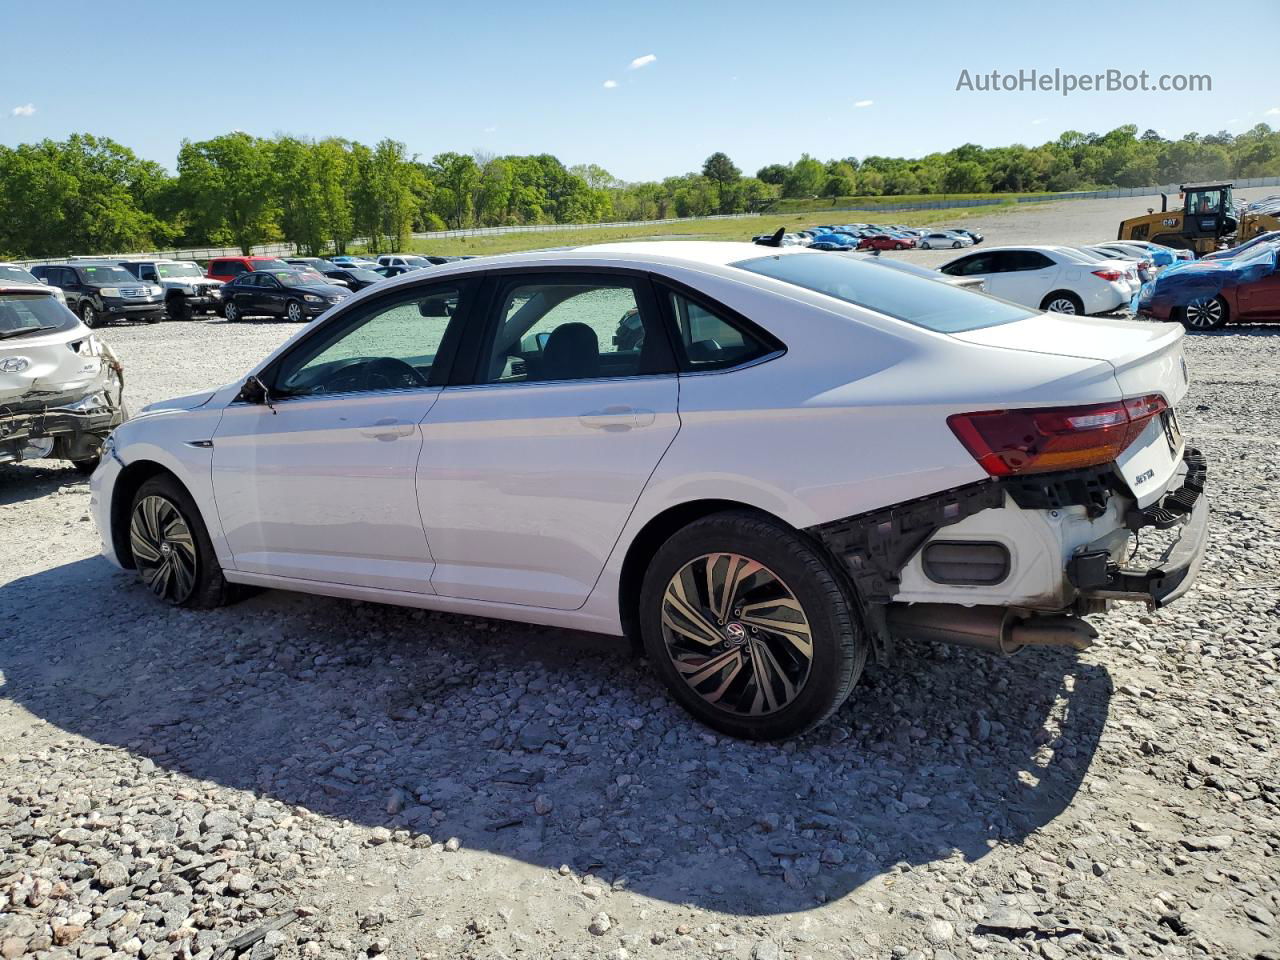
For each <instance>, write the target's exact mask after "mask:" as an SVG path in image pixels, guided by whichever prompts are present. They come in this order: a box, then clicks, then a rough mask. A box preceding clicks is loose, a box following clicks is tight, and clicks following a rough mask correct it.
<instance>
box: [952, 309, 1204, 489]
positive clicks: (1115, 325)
mask: <svg viewBox="0 0 1280 960" xmlns="http://www.w3.org/2000/svg"><path fill="white" fill-rule="evenodd" d="M952 336H955V337H957V338H958V339H960V340H964V341H966V342H968V343H975V344H982V345H985V346H992V347H1001V348H1003V349H1006V350H1023V351H1027V352H1030V353H1041V354H1054V355H1058V356H1068V357H1080V358H1083V359H1088V360H1104V361H1106V362H1107V363H1109V364H1111V366H1112V368H1113V370H1114V371H1115V378H1116V385H1117V387H1118V388H1119V392H1120V396H1121V397H1123V398H1126V399H1129V398H1136V397H1143V396H1146V395H1148V394H1152V393H1158V394H1160V395H1161V396H1163V397H1164V398H1165V400H1166V401H1167V402H1168V404H1169V410H1168V411H1167V412H1166V413H1164V414H1162V415H1160V416H1158V417H1156V418H1155V419H1153V420H1152V421H1151V423H1150V424H1149V425H1148V427H1147V429H1146V430H1145V431H1143V433H1142V435H1141V436H1140V437H1139V438H1138V439H1137V440H1135V441H1134V442H1133V443H1132V444H1130V446H1129V447H1128V448H1127V449H1126V450H1125V451H1124V453H1123V454H1121V455H1120V458H1119V459H1118V460H1117V461H1116V467H1117V468H1118V469H1119V471H1120V473H1121V475H1122V476H1123V477H1124V480H1125V482H1126V483H1127V484H1128V486H1129V489H1130V491H1131V492H1132V493H1133V495H1134V497H1136V498H1137V501H1138V505H1139V506H1142V507H1145V506H1147V505H1148V504H1150V503H1153V502H1154V501H1156V500H1158V499H1159V498H1160V497H1161V496H1162V495H1163V494H1164V493H1165V491H1166V490H1167V489H1168V487H1169V486H1170V484H1171V481H1172V480H1173V478H1174V476H1175V475H1176V473H1177V469H1178V466H1179V464H1180V463H1181V460H1182V451H1183V442H1182V437H1181V433H1180V432H1179V430H1178V422H1177V415H1176V414H1175V413H1174V411H1173V408H1174V407H1175V406H1176V405H1177V404H1178V403H1179V402H1180V401H1181V400H1182V398H1183V397H1184V396H1186V393H1187V364H1186V361H1185V360H1184V359H1183V356H1182V337H1183V330H1182V327H1181V326H1180V325H1178V324H1175V323H1146V322H1138V321H1134V320H1111V319H1104V318H1099V317H1072V316H1067V315H1065V314H1054V313H1046V314H1040V315H1038V316H1035V317H1028V318H1027V319H1026V320H1019V321H1017V322H1015V323H1006V324H1001V325H998V326H994V327H984V328H982V329H980V330H970V331H967V332H964V333H956V334H952Z"/></svg>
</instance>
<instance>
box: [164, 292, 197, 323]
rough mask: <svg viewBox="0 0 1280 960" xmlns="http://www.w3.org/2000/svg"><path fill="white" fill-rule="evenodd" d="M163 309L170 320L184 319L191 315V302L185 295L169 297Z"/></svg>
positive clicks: (188, 318)
mask: <svg viewBox="0 0 1280 960" xmlns="http://www.w3.org/2000/svg"><path fill="white" fill-rule="evenodd" d="M164 309H165V314H166V316H167V317H168V319H170V320H177V321H186V320H190V319H191V317H192V311H191V304H190V303H188V302H187V298H186V297H170V298H169V299H168V300H167V301H165V305H164Z"/></svg>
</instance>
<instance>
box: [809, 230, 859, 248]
mask: <svg viewBox="0 0 1280 960" xmlns="http://www.w3.org/2000/svg"><path fill="white" fill-rule="evenodd" d="M809 249H810V250H856V249H858V241H857V240H856V239H854V238H853V237H850V236H847V235H845V234H841V233H827V234H823V235H822V236H820V237H818V238H817V239H816V240H814V241H813V243H811V244H809Z"/></svg>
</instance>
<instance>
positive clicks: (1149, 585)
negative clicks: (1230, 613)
mask: <svg viewBox="0 0 1280 960" xmlns="http://www.w3.org/2000/svg"><path fill="white" fill-rule="evenodd" d="M1207 473H1208V470H1207V465H1206V462H1205V458H1204V456H1203V454H1201V453H1200V451H1198V450H1195V449H1193V448H1191V447H1187V448H1186V450H1185V451H1184V453H1183V459H1182V466H1181V467H1179V476H1180V477H1181V479H1182V483H1181V485H1180V486H1179V487H1178V488H1177V489H1175V490H1173V491H1171V492H1170V493H1167V494H1165V496H1164V497H1163V498H1162V499H1161V500H1160V501H1159V502H1158V503H1157V504H1154V505H1152V506H1150V507H1147V508H1146V509H1145V510H1141V511H1135V513H1134V514H1133V516H1132V517H1131V519H1130V524H1129V525H1130V528H1131V529H1133V530H1135V531H1136V530H1141V529H1145V528H1151V527H1155V528H1157V529H1168V528H1170V527H1174V526H1179V525H1180V526H1181V529H1180V530H1179V533H1178V536H1177V537H1176V538H1175V539H1174V540H1173V541H1172V542H1171V543H1170V544H1169V545H1168V546H1167V547H1166V548H1165V550H1164V552H1163V553H1162V554H1161V556H1160V558H1159V559H1158V560H1157V561H1156V563H1155V564H1154V565H1153V566H1151V567H1149V568H1146V569H1137V568H1132V567H1125V566H1121V565H1119V564H1117V563H1114V562H1112V560H1111V558H1110V555H1109V554H1108V553H1107V552H1106V551H1105V550H1094V551H1085V552H1083V553H1080V554H1077V555H1076V556H1075V557H1073V558H1072V561H1071V563H1070V565H1069V566H1068V568H1067V577H1068V579H1069V580H1070V581H1071V583H1072V585H1073V586H1074V587H1075V588H1076V591H1077V593H1078V594H1079V595H1080V596H1082V597H1084V598H1086V599H1091V600H1136V601H1140V602H1143V603H1146V604H1147V605H1148V606H1150V607H1152V608H1156V607H1164V606H1168V605H1169V604H1170V603H1173V601H1175V600H1177V599H1178V598H1179V597H1181V596H1182V595H1183V594H1184V593H1186V592H1187V591H1188V590H1189V589H1190V588H1191V584H1192V583H1194V582H1195V578H1196V575H1197V574H1198V573H1199V571H1200V564H1201V562H1202V561H1203V560H1204V555H1205V552H1206V551H1207V550H1208V548H1209V499H1208V497H1206V496H1205V495H1204V485H1205V479H1206V476H1207Z"/></svg>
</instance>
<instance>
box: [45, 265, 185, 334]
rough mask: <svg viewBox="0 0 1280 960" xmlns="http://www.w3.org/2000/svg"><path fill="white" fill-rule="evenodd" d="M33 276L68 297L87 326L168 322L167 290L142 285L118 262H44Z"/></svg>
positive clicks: (72, 309)
mask: <svg viewBox="0 0 1280 960" xmlns="http://www.w3.org/2000/svg"><path fill="white" fill-rule="evenodd" d="M31 273H32V274H33V275H34V276H35V277H36V278H37V279H39V280H43V281H44V282H45V283H47V284H49V286H51V287H58V288H59V289H60V290H62V292H63V293H64V294H65V295H66V298H67V307H68V308H70V310H71V311H72V312H73V313H75V314H77V315H78V316H79V317H80V319H81V320H83V321H84V325H85V326H86V327H97V326H101V325H102V324H103V323H105V322H106V321H108V320H119V319H128V320H145V321H146V322H147V323H159V322H160V321H161V320H163V319H164V291H163V290H161V289H160V287H158V286H156V285H155V284H151V283H142V282H141V281H139V280H138V279H137V278H136V277H134V276H133V274H131V273H130V272H129V271H128V270H126V269H124V267H122V266H120V265H119V264H118V263H105V262H104V263H98V262H84V261H73V262H72V263H42V264H39V265H38V266H34V267H32V268H31Z"/></svg>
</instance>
